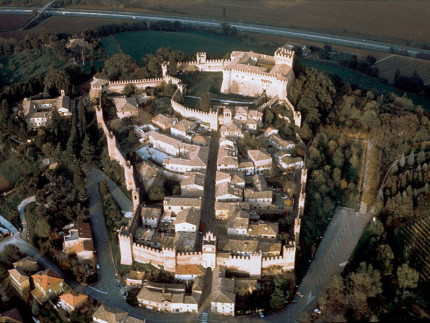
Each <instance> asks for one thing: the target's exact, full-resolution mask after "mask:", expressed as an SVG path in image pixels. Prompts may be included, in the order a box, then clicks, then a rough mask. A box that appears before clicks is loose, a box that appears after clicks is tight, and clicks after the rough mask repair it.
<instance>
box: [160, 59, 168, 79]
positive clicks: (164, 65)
mask: <svg viewBox="0 0 430 323" xmlns="http://www.w3.org/2000/svg"><path fill="white" fill-rule="evenodd" d="M168 66H169V62H166V61H164V62H163V63H161V72H162V73H163V78H165V77H166V76H167V67H168Z"/></svg>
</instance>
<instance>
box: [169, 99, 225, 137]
mask: <svg viewBox="0 0 430 323" xmlns="http://www.w3.org/2000/svg"><path fill="white" fill-rule="evenodd" d="M178 95H179V90H176V92H175V94H174V95H173V97H172V99H171V100H170V102H171V105H172V108H173V110H174V111H175V112H177V113H179V114H180V115H181V116H182V117H184V118H190V119H197V120H200V121H201V122H206V123H208V124H209V125H210V128H211V129H212V130H215V131H216V130H217V129H218V112H203V111H199V110H194V109H190V108H187V107H185V106H183V105H182V104H180V103H179V102H177V101H175V98H176V97H177V96H178Z"/></svg>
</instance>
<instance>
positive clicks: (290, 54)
mask: <svg viewBox="0 0 430 323" xmlns="http://www.w3.org/2000/svg"><path fill="white" fill-rule="evenodd" d="M293 60H294V51H292V50H289V49H285V48H278V49H277V50H276V51H275V64H286V65H288V66H289V67H293Z"/></svg>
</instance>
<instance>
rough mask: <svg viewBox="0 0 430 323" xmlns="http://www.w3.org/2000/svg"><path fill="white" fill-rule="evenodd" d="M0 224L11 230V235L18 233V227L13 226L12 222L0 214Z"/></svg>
mask: <svg viewBox="0 0 430 323" xmlns="http://www.w3.org/2000/svg"><path fill="white" fill-rule="evenodd" d="M0 224H1V225H2V226H4V227H5V228H6V229H7V230H9V231H10V232H12V234H13V235H15V234H18V232H19V231H18V229H17V228H15V227H14V225H13V224H12V223H10V222H9V221H8V220H6V218H4V217H2V216H1V215H0Z"/></svg>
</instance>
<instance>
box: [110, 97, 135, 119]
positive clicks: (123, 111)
mask: <svg viewBox="0 0 430 323" xmlns="http://www.w3.org/2000/svg"><path fill="white" fill-rule="evenodd" d="M113 102H114V104H115V108H116V116H117V117H118V118H119V119H123V118H128V117H137V115H138V113H139V110H138V108H137V100H136V98H134V97H125V96H124V97H122V98H113Z"/></svg>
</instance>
